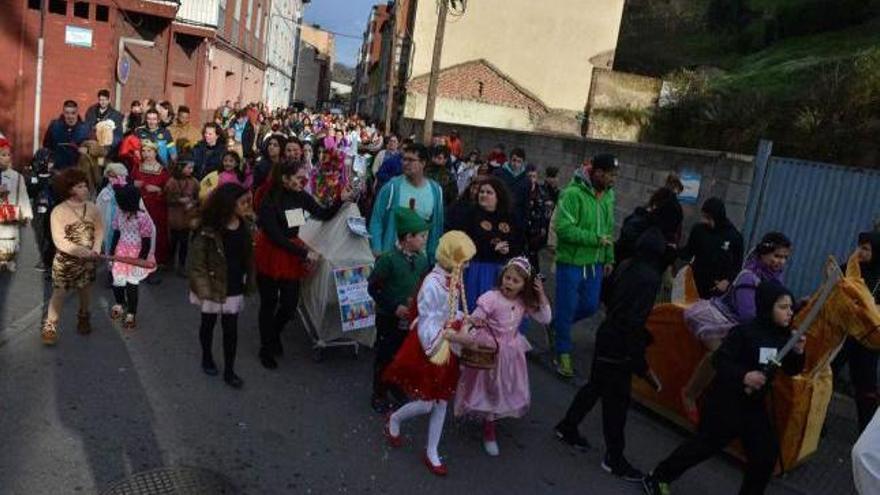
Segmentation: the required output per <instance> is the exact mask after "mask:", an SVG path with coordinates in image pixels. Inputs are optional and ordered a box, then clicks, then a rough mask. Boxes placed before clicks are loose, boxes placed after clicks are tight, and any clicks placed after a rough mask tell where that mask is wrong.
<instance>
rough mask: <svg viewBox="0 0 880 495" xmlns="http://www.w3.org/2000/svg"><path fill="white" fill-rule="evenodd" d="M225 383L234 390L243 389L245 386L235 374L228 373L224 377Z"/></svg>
mask: <svg viewBox="0 0 880 495" xmlns="http://www.w3.org/2000/svg"><path fill="white" fill-rule="evenodd" d="M223 381H224V382H226V384H227V385H229V386H230V387H232V388H241V387H243V386H244V380H242V379H241V378H240V377H239V376H238V375H236V374H235V373H226V374H224V375H223Z"/></svg>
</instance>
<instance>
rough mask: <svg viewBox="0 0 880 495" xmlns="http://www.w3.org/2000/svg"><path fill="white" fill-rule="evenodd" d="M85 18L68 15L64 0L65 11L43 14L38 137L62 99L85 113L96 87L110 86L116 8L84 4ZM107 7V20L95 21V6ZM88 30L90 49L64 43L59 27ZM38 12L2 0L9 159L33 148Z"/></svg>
mask: <svg viewBox="0 0 880 495" xmlns="http://www.w3.org/2000/svg"><path fill="white" fill-rule="evenodd" d="M89 4H90V5H89V16H88V19H83V18H79V17H75V16H74V15H73V2H72V1H71V2H68V5H67V13H66V14H65V15H59V14H48V13H47V16H46V22H45V40H46V41H45V50H44V65H43V67H44V68H43V92H42V105H41V111H40V133H39V134H40V135H39V138H38V139H42V135H43V133H44V131H45V129H46V126H47V125H48V123H49V121H50V120H51V119H53V118H56V117H57V116H58V115H59V114H60V113H61V105H62V103H63V102H64V100H68V99H72V100H75V101H77V102H78V103H79V104H80V109H81V113H82V114H85V111H86V109H87V108H88V106H89V105H91V104H92V103H94V102H95V100H96V93H97V92H98V90H99V89H101V88H107V89H110V90H111V92H113V90H114V83H115V79H114V72H115V68H116V37H115V33H114V23H115V22H117V13H116V9H115V8H114V7H113V6H112V4H111V3H110V2H105V0H100V1H95V0H91V1H90V2H89ZM97 4H102V5H106V6H108V7H109V12H110V18H109V22H98V21H97V20H96V18H95V11H96V5H97ZM68 25H69V26H76V27H82V28H87V29H91V30H92V47H91V48H81V47H75V46H71V45H67V44H65V41H64V36H65V26H68ZM39 27H40V12H39V11H38V10H31V9H28V8H27V0H9V1H6V2H4V5H3V14H2V15H0V59H2V60H3V61H4V63H5V64H6V65H5V70H3V71H0V102H3V103H2V104H0V130H2V131H3V132H4V134H6V135H7V137H8V138H9V139H11V140H12V141H13V145H14V146H15V160H16V162H17V163H20V162H21V161H22V160H24V159H25V158H26V157H28V156H29V155H30V154H31V150H32V146H33V139H32V138H33V119H34V114H33V111H34V98H35V91H36V64H37V38H38V36H39Z"/></svg>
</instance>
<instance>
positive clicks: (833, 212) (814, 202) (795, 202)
mask: <svg viewBox="0 0 880 495" xmlns="http://www.w3.org/2000/svg"><path fill="white" fill-rule="evenodd" d="M757 173H760V170H759V171H758V172H757ZM758 182H760V181H756V183H758ZM760 187H761V191H760V194H759V195H756V196H757V197H756V199H757V201H758V203H757V205H755V207H754V208H753V210H754V212H753V215H754V216H753V217H752V218H750V219H748V220H747V224H750V226H751V227H752V228H750V229H748V230H749V239H747V240H746V241H747V244H748V246H749V247H753V246H754V245H755V244H757V242H758V241H759V240H760V238H761V236H762V235H763V234H764V233H766V232H770V231H780V232H784V233H785V234H786V235H787V236H788V237H789V238H790V239H791V240H792V242H793V243H794V251H793V255H792V258H791V260H790V261H789V264H788V268H787V270H786V274H785V277H786V278H785V281H786V285H787V286H788V287H789V288H790V289H791V290H792V291H793V292H794V293H795V294H796V295H797V296H799V297H800V296H805V295H808V294H810V293H812V292H813V291H814V290H815V289H816V288H817V287H818V286H819V284H820V283H821V279H822V267H823V263H824V262H825V260H826V259H827V257H828V256H829V255H834V256H836V257H837V259H838V260H840V261H841V262H843V261H844V260H845V259H846V258H847V257H848V256H849V255H850V254H851V253H852V252H853V250H854V249H855V244H856V237H857V235H858V233H859V232H863V231H866V230H870V229H871V228H872V227H873V225H874V222H875V221H876V220H877V219H878V218H880V171H876V170H862V169H856V168H849V167H841V166H837V165H829V164H825V163H816V162H808V161H804V160H792V159H787V158H775V157H774V158H770V160H769V162H768V163H767V167H766V171H765V175H764V180H763V182H762V183H761V186H760ZM753 197H754V196H753ZM750 213H752V212H751V211H750Z"/></svg>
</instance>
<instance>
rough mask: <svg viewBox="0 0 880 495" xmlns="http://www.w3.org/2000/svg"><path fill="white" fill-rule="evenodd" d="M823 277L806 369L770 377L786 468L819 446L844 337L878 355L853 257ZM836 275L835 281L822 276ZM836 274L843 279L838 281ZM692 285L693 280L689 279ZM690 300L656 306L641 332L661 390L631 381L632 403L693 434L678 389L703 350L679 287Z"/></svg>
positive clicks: (879, 335) (875, 326) (879, 333)
mask: <svg viewBox="0 0 880 495" xmlns="http://www.w3.org/2000/svg"><path fill="white" fill-rule="evenodd" d="M827 270H829V271H826V279H825V281H824V283H823V287H824V285H825V284H829V283H833V284H834V286H833V288H832V289H831V291H830V293H829V295H828V299H827V300H826V302H825V304H824V305H823V306H822V307H821V309H820V310H819V313H818V315H817V317H816V319H815V320H813V323H812V325H810V328H809V330H808V331H807V345H806V363H805V365H804V370H803V372H802V373H801V374H800V375H797V376H794V377H788V376H786V375H785V374H784V373H777V374H776V379H775V383H774V387H773V392H772V395H771V402H772V404H771V413H772V415H773V416H774V418H775V424H776V428H777V433H778V435H779V441H780V449H781V460H782V466H781V467H782V468H783V469H784V470H788V469H791V468H793V467H795V466H797V465H799V464H801V463H802V462H803V461H804V460H805V459H806V458H807V457H809V456H810V455H811V454H812V453H813V452H815V451H816V448H817V447H818V444H819V436H820V433H821V431H822V424H823V423H824V422H825V415H826V413H827V411H828V404H829V403H830V402H831V394H832V375H831V360H832V359H833V358H834V356H835V355H836V353H837V351H838V350H840V347H841V345H842V344H843V341H844V339H845V338H846V337H847V336H850V337H852V338H854V339H856V340H858V341H859V342H861V343H862V344H863V345H865V346H866V347H868V348H870V349H880V310H878V307H877V305H876V304H875V302H874V298H873V296H872V295H871V292H870V290H868V287H867V286H866V285H865V282H864V280H863V279H862V276H861V270H860V268H859V264H858V262H857V260H856V258H855V257H851V258H850V259H849V262H848V263H847V267H846V273H845V274H840V269H839V268H838V266H837V262H836V261H835V260H834V258H833V257H831V258H829V261H828V267H827ZM830 270H836V271H837V274H838V276H839V278H838V279H837V280H836V282H835V281H833V279H832V278H830V277H829V276H828V275H829V273H831V272H830ZM840 275H842V276H840ZM688 284H689V285H691V286H692V285H693V280H692V279H690V280H689V281H688ZM821 292H822V287H820V288H819V290H817V291H816V292H815V293H814V294H813V296H812V297H811V298H810V299H809V302H808V303H807V304H806V305H805V307H803V308H801V309H800V311H798V313H797V314H796V315H795V317H794V325H795V326H797V325H798V324H799V323H800V322H801V321H803V319H804V318H805V316H806V315H807V313H808V312H809V310H810V308H811V307H812V306H813V305H814V304H816V302H817V300H818V298H819V294H820V293H821ZM683 293H684V294H686V295H688V297H689V299H688V300H687V302H684V303H672V304H660V305H657V306H655V307H654V309H653V311H652V312H651V316H650V317H649V318H648V322H647V327H648V330H649V331H650V332H651V335H652V336H653V337H654V342H653V344H652V345H651V346H650V347H648V353H647V358H648V363H649V365H650V366H651V369H652V370H653V371H654V372H655V373H656V374H657V375H658V376H659V377H660V380H661V381H662V383H663V388H662V390H661V391H660V392H659V393H658V392H655V391H654V389H652V388H651V387H650V386H649V385H648V384H647V383H646V382H645V381H644V380H641V379H634V380H633V395H634V397H635V399H636V400H637V401H639V402H641V403H642V404H644V405H646V406H647V407H648V408H650V409H652V410H654V411H655V412H657V413H659V414H661V415H662V416H664V417H666V418H668V419H670V420H672V421H673V422H675V423H677V424H679V425H681V426H684V427H686V428H689V429H693V428H694V427H695V426H696V425H694V424H693V423H691V422H690V421H689V420H688V419H687V415H686V413H685V409H684V405H683V404H682V399H681V390H682V388H683V387H684V386H685V385H686V384H687V383H688V380H689V379H690V377H691V375H692V374H693V372H694V369H695V368H696V366H697V364H698V363H699V362H700V361H701V360H702V359H703V356H704V355H705V354H706V349H705V348H704V347H703V345H702V344H701V343H700V342H699V341H698V340H697V338H696V337H695V336H694V335H693V334H692V333H691V332H690V330H688V328H687V325H686V324H685V321H684V310H685V308H687V307H688V306H690V305H691V304H693V303H694V302H695V301H694V299H693V298H694V296H695V294H696V291H695V290H693V287H691V288H690V289H687V288H686V289H685V290H684V292H683Z"/></svg>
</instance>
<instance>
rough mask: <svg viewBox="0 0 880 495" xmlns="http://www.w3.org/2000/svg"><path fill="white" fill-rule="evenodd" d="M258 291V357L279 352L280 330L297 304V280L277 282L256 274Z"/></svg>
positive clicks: (290, 316) (291, 315)
mask: <svg viewBox="0 0 880 495" xmlns="http://www.w3.org/2000/svg"><path fill="white" fill-rule="evenodd" d="M257 288H258V289H259V291H260V316H259V319H260V355H272V354H273V353H275V352H278V351H280V350H281V330H283V329H284V325H286V324H287V322H288V321H290V319H291V318H292V317H293V314H294V312H295V311H296V307H297V304H299V280H277V279H274V278H271V277H267V276H265V275H262V274H257Z"/></svg>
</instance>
